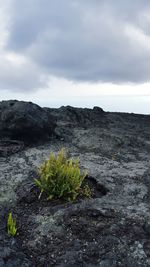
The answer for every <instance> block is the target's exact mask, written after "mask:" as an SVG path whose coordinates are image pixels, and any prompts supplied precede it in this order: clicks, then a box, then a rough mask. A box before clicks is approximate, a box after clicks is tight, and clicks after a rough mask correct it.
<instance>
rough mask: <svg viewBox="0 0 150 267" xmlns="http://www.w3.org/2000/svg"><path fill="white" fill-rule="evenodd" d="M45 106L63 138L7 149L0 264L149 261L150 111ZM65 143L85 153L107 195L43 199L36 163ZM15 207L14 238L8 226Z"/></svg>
mask: <svg viewBox="0 0 150 267" xmlns="http://www.w3.org/2000/svg"><path fill="white" fill-rule="evenodd" d="M44 110H45V112H46V113H47V114H49V115H50V116H52V117H53V118H54V120H55V122H56V129H55V133H56V137H52V138H51V140H49V141H48V142H46V143H41V144H40V145H39V144H38V145H37V144H32V146H26V145H23V144H22V143H21V144H20V145H21V149H18V150H17V149H16V150H15V151H14V150H12V153H11V147H10V148H9V153H1V154H0V266H1V267H14V266H15V267H24V266H25V267H30V266H31V267H49V266H59V267H71V266H72V267H76V266H87V267H119V266H120V267H148V266H150V116H144V115H135V114H123V113H106V112H104V111H103V110H102V109H100V108H98V107H95V108H94V109H93V110H90V109H77V108H72V107H62V108H60V109H48V108H45V109H44ZM7 142H8V140H7ZM12 142H13V141H12ZM15 142H16V143H15ZM15 142H14V144H15V145H17V146H19V143H17V141H15ZM18 142H19V141H18ZM21 142H23V141H21ZM11 144H12V143H11ZM2 145H3V147H4V143H2ZM12 146H13V145H12ZM0 147H1V143H0ZM62 147H65V148H66V149H67V150H68V151H69V153H70V156H71V157H74V158H75V157H80V166H81V168H82V169H83V170H84V169H86V170H87V171H88V174H89V176H90V177H92V179H94V180H95V182H96V183H97V186H99V188H101V194H100V195H97V197H95V198H91V199H79V200H78V201H76V202H73V203H68V202H63V201H51V202H50V201H47V200H46V199H41V200H38V194H39V192H38V191H37V190H36V188H35V185H34V178H36V175H37V167H38V166H39V165H40V164H41V163H42V162H43V161H44V160H45V159H47V158H48V157H49V154H50V152H51V151H53V152H56V153H57V152H58V151H59V149H60V148H62ZM102 189H103V190H102ZM104 189H105V190H104ZM104 191H105V192H104ZM10 210H11V211H12V212H13V215H14V217H15V218H16V221H17V228H18V231H17V235H16V237H15V238H12V237H10V236H9V235H8V234H7V231H6V221H7V216H8V213H9V211H10Z"/></svg>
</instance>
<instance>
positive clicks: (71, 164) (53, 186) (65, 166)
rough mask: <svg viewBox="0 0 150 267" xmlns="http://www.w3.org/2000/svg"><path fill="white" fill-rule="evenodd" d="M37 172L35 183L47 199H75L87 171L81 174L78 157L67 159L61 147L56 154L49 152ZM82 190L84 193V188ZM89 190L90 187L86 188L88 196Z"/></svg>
mask: <svg viewBox="0 0 150 267" xmlns="http://www.w3.org/2000/svg"><path fill="white" fill-rule="evenodd" d="M38 173H39V179H35V183H36V185H37V186H38V187H39V188H40V190H41V194H42V193H43V192H45V193H46V195H47V198H48V199H49V200H51V199H57V198H64V199H66V200H69V201H72V200H75V199H76V197H77V196H78V194H79V193H81V190H80V189H81V185H82V182H83V180H84V179H85V177H86V175H87V172H84V173H83V174H81V171H80V167H79V159H76V160H73V159H69V158H68V156H67V153H66V151H65V149H61V150H60V151H59V153H58V155H57V156H56V155H55V154H54V153H51V154H50V158H49V159H48V160H46V161H45V162H44V163H43V164H42V166H41V167H40V168H39V170H38ZM82 192H83V194H84V190H83V191H82ZM89 192H90V188H89V189H87V188H86V189H85V195H87V194H88V196H89ZM41 194H40V195H41Z"/></svg>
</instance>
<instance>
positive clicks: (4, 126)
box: [0, 100, 55, 142]
mask: <svg viewBox="0 0 150 267" xmlns="http://www.w3.org/2000/svg"><path fill="white" fill-rule="evenodd" d="M54 129H55V122H54V119H53V117H52V116H51V115H50V114H48V113H47V112H46V111H45V110H44V109H42V108H41V107H39V106H38V105H36V104H33V103H31V102H24V101H17V100H9V101H2V102H0V138H3V137H5V138H6V137H8V138H11V139H16V140H23V141H26V142H33V141H38V139H39V138H40V139H42V140H43V139H46V138H48V137H49V136H51V135H52V134H53V133H54Z"/></svg>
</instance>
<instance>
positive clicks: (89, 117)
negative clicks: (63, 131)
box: [44, 106, 105, 127]
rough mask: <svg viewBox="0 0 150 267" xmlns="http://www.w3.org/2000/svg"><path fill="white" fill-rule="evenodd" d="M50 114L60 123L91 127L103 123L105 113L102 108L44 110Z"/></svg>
mask: <svg viewBox="0 0 150 267" xmlns="http://www.w3.org/2000/svg"><path fill="white" fill-rule="evenodd" d="M44 109H45V110H46V111H47V112H50V114H52V115H53V116H54V117H56V119H57V120H58V121H61V123H62V122H69V123H70V125H72V124H73V125H79V126H83V127H85V126H89V125H91V123H92V124H97V123H98V124H99V123H102V121H103V117H104V114H105V112H104V111H103V109H102V108H100V107H94V108H93V109H89V108H75V107H71V106H62V107H60V108H59V109H55V108H53V109H49V108H44Z"/></svg>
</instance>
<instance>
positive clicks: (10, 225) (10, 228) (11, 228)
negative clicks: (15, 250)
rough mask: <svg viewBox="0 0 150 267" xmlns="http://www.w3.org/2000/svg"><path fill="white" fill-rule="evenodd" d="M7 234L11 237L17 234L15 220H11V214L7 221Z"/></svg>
mask: <svg viewBox="0 0 150 267" xmlns="http://www.w3.org/2000/svg"><path fill="white" fill-rule="evenodd" d="M7 232H8V234H9V235H11V236H15V235H16V233H17V228H16V220H15V219H13V216H12V212H10V213H9V215H8V219H7Z"/></svg>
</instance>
